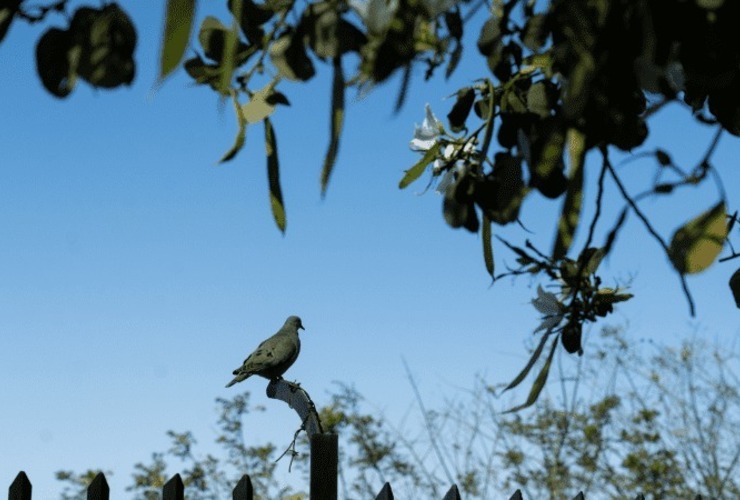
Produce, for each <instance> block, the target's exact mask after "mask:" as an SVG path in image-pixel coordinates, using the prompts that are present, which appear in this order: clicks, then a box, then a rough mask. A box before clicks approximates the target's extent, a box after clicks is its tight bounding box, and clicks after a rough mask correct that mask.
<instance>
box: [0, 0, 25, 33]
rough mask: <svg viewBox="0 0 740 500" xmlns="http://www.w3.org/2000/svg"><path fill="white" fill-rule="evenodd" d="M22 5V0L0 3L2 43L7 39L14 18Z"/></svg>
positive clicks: (7, 0)
mask: <svg viewBox="0 0 740 500" xmlns="http://www.w3.org/2000/svg"><path fill="white" fill-rule="evenodd" d="M20 4H21V0H4V1H2V2H0V42H2V41H3V38H5V35H6V33H7V32H8V28H10V23H11V22H12V21H13V17H14V16H15V14H16V12H18V6H19V5H20Z"/></svg>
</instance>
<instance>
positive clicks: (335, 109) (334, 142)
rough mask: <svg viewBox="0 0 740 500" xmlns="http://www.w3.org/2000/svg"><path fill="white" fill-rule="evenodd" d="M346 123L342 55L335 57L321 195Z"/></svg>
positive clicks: (334, 160) (324, 192)
mask: <svg viewBox="0 0 740 500" xmlns="http://www.w3.org/2000/svg"><path fill="white" fill-rule="evenodd" d="M343 123H344V73H343V72H342V60H341V57H340V56H337V57H335V58H334V79H333V80H332V88H331V130H330V133H331V139H330V141H329V149H328V150H327V151H326V157H325V158H324V167H323V168H322V169H321V195H322V196H324V195H325V194H326V186H327V185H328V184H329V177H330V176H331V172H332V170H333V169H334V164H335V163H336V160H337V153H338V152H339V138H340V136H341V135H342V124H343Z"/></svg>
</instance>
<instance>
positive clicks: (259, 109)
mask: <svg viewBox="0 0 740 500" xmlns="http://www.w3.org/2000/svg"><path fill="white" fill-rule="evenodd" d="M276 84H277V81H272V82H270V83H268V84H267V85H265V86H264V87H262V88H261V89H259V90H258V91H257V92H255V93H254V94H252V97H251V98H250V99H249V102H248V103H246V104H244V105H243V106H242V113H243V114H244V119H245V120H246V121H247V123H257V122H260V121H262V120H264V119H265V118H267V117H268V116H270V115H271V114H272V113H273V112H274V111H275V104H277V103H278V102H280V101H279V100H276V98H273V95H274V94H275V91H274V88H275V85H276ZM281 95H282V94H281Z"/></svg>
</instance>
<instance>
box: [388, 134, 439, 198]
mask: <svg viewBox="0 0 740 500" xmlns="http://www.w3.org/2000/svg"><path fill="white" fill-rule="evenodd" d="M439 146H440V144H439V142H435V143H434V146H432V147H431V148H429V149H428V150H427V152H426V153H424V156H423V157H422V158H421V160H419V161H418V162H416V164H415V165H414V166H413V167H411V168H410V169H408V170H407V171H406V175H404V176H403V179H401V182H399V183H398V187H399V188H400V189H404V188H405V187H406V186H408V185H409V184H411V183H412V182H414V181H415V180H416V179H418V178H419V176H420V175H421V174H423V173H424V170H425V169H426V168H427V166H428V165H429V164H430V163H431V162H433V161H434V159H435V158H436V157H437V155H438V154H439Z"/></svg>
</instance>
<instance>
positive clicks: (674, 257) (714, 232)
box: [668, 201, 727, 274]
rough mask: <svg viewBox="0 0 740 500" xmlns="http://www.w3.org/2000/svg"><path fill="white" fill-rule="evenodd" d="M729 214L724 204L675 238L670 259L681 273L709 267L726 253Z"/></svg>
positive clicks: (684, 229) (694, 271)
mask: <svg viewBox="0 0 740 500" xmlns="http://www.w3.org/2000/svg"><path fill="white" fill-rule="evenodd" d="M726 219H727V211H726V208H725V202H724V201H721V202H719V203H718V204H717V205H715V206H714V207H712V208H710V209H709V210H707V211H706V212H704V213H702V214H701V215H699V216H698V217H696V218H694V219H692V220H690V221H689V222H687V223H686V224H685V225H684V226H683V227H681V228H679V229H678V230H677V231H676V233H675V234H674V235H673V239H672V240H671V245H670V247H669V248H668V256H669V257H670V259H671V262H672V263H673V267H675V268H676V270H677V271H678V272H680V273H681V274H693V273H698V272H701V271H703V270H705V269H706V268H708V267H709V266H710V265H711V264H712V262H714V260H715V259H716V258H717V256H718V255H719V253H720V252H721V251H722V247H723V245H724V242H725V238H726V237H727V222H726Z"/></svg>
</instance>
